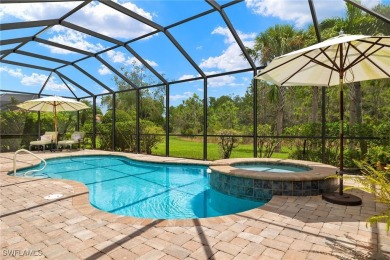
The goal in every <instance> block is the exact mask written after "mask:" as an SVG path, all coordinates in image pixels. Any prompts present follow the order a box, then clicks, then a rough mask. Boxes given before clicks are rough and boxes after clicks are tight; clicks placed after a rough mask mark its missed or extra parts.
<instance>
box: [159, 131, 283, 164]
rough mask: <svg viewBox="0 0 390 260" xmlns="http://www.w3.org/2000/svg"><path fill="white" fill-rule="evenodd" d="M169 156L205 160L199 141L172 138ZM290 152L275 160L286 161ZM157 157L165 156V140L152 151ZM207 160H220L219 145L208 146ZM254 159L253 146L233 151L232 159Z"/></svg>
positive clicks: (245, 146) (276, 155) (246, 145)
mask: <svg viewBox="0 0 390 260" xmlns="http://www.w3.org/2000/svg"><path fill="white" fill-rule="evenodd" d="M169 139H170V140H169V150H170V151H169V155H170V156H172V157H183V158H194V159H203V143H202V142H200V141H197V140H189V139H182V138H180V137H176V136H172V137H170V138H169ZM288 152H289V151H288V150H287V149H282V152H281V153H274V154H273V156H272V157H273V158H281V159H286V158H287V157H288ZM152 153H153V154H155V155H163V156H164V155H165V140H164V141H163V142H161V143H159V144H158V145H157V149H153V151H152ZM207 155H208V156H207V159H208V160H218V159H220V158H221V157H220V154H219V149H218V145H217V144H216V143H208V144H207ZM245 157H246V158H252V157H253V145H252V144H240V145H239V146H238V147H237V148H235V149H233V151H232V155H231V157H230V158H245Z"/></svg>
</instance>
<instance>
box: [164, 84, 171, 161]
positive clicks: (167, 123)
mask: <svg viewBox="0 0 390 260" xmlns="http://www.w3.org/2000/svg"><path fill="white" fill-rule="evenodd" d="M169 125H170V115H169V84H168V83H167V84H165V156H167V157H169Z"/></svg>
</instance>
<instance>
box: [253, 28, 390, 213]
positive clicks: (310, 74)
mask: <svg viewBox="0 0 390 260" xmlns="http://www.w3.org/2000/svg"><path fill="white" fill-rule="evenodd" d="M255 78H256V79H262V80H265V81H269V82H272V83H274V84H276V85H279V86H334V85H339V86H340V134H339V137H340V175H341V178H340V187H339V194H338V195H336V194H333V193H332V194H330V195H324V196H323V197H324V199H326V200H328V201H332V202H335V203H339V204H348V205H353V203H354V202H351V201H353V199H354V198H353V197H355V196H352V195H343V178H342V176H343V169H344V157H343V156H344V155H343V151H344V132H343V127H342V126H343V122H344V113H343V84H344V83H349V82H358V81H364V80H373V79H381V78H390V36H365V35H340V36H337V37H334V38H331V39H329V40H326V41H323V42H321V43H318V44H315V45H312V46H310V47H307V48H304V49H301V50H297V51H294V52H291V53H288V54H286V55H283V56H280V57H277V58H275V59H274V60H273V61H272V62H271V63H270V64H269V65H268V66H267V67H266V68H265V69H264V70H262V71H261V72H260V73H259V74H258V75H257V76H256V77H255ZM356 198H357V197H356ZM357 199H359V198H357ZM359 200H360V199H359ZM343 202H344V203H343ZM355 203H356V204H355V205H358V203H359V201H357V202H355ZM360 203H361V200H360Z"/></svg>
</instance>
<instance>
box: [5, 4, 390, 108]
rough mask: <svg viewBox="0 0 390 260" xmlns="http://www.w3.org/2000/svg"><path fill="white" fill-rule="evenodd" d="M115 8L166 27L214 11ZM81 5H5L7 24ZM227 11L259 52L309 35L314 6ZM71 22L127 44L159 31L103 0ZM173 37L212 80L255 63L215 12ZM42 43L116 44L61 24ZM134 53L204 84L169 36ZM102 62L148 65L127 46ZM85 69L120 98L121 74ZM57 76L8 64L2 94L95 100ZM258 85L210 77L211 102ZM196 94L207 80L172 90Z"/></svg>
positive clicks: (55, 54)
mask: <svg viewBox="0 0 390 260" xmlns="http://www.w3.org/2000/svg"><path fill="white" fill-rule="evenodd" d="M114 2H116V3H118V4H120V5H122V6H123V7H125V8H127V9H129V10H132V11H133V12H135V13H137V14H139V15H141V16H143V17H145V18H146V19H148V20H150V21H153V22H154V23H157V24H159V25H161V26H163V27H166V26H169V25H172V24H174V23H176V22H178V21H181V20H183V19H186V18H188V17H191V16H193V15H196V14H197V13H200V12H204V11H208V10H210V9H212V8H211V6H210V5H209V4H207V3H206V2H205V1H200V0H181V1H174V0H163V1H157V0H136V1H114ZM217 2H218V3H219V4H221V5H222V4H225V3H227V2H229V1H221V0H217ZM313 2H314V6H315V8H316V12H317V17H318V19H319V21H322V20H323V19H325V18H331V17H335V16H342V15H344V13H345V3H344V1H342V0H313ZM80 3H81V2H68V3H62V2H59V3H58V2H55V3H43V4H42V3H33V4H0V20H1V23H2V24H3V23H14V22H24V21H36V20H46V19H58V18H59V17H61V16H63V15H64V14H65V13H67V12H68V11H69V10H71V9H72V8H74V7H76V6H77V5H79V4H80ZM379 3H384V4H389V3H390V0H382V1H380V0H365V1H362V4H363V5H366V6H367V7H372V6H374V5H376V4H379ZM224 11H225V13H226V14H227V15H228V17H229V19H230V22H231V24H232V25H233V27H234V28H235V29H236V31H237V33H238V35H239V36H240V38H241V40H242V42H243V44H244V45H245V46H247V47H252V46H253V44H254V39H255V37H256V36H257V35H258V34H259V33H260V32H263V31H265V30H266V29H267V28H269V27H270V26H273V25H274V24H291V25H293V26H294V27H295V28H297V29H304V28H306V27H307V26H308V25H310V24H312V18H311V15H310V9H309V6H308V1H307V0H246V1H243V2H240V3H238V4H235V5H232V6H230V7H227V8H225V9H224ZM65 21H66V22H69V23H72V24H76V25H78V26H82V27H85V28H87V29H89V30H92V31H95V32H98V33H100V34H103V35H106V36H109V37H111V38H115V39H117V40H120V41H123V42H126V41H130V40H132V39H134V38H137V37H139V36H141V35H144V34H147V33H150V32H152V31H154V29H153V28H151V27H149V26H148V25H145V24H143V23H141V22H139V21H137V20H135V19H133V18H130V17H128V16H126V15H124V14H122V13H120V12H117V11H115V10H113V9H111V8H110V7H108V6H107V5H105V4H102V3H100V2H95V1H93V2H91V3H90V4H88V5H86V6H85V7H83V8H82V9H81V10H79V11H77V12H76V13H74V14H73V15H71V16H70V17H68V18H67V19H65ZM42 28H43V27H34V28H29V29H18V30H5V31H4V30H3V31H1V32H0V33H1V35H0V37H1V40H6V39H10V38H18V37H26V36H33V35H34V34H36V33H37V32H39V31H40V30H41V29H42ZM168 32H169V33H170V34H171V35H172V36H173V37H174V38H175V39H176V41H177V42H178V43H179V44H180V45H181V46H182V47H183V49H184V50H185V51H186V52H187V53H188V54H189V55H190V56H191V58H192V59H193V61H194V62H195V63H196V64H197V65H198V66H199V68H200V69H201V70H202V71H203V72H204V73H205V74H206V75H212V74H217V73H224V72H228V71H233V70H240V69H247V68H250V65H249V63H248V61H247V60H246V59H244V58H243V57H242V55H241V50H240V48H239V46H238V44H237V43H236V42H235V40H234V37H233V36H232V34H231V33H230V31H229V29H228V27H227V25H226V23H225V22H224V20H223V19H222V17H221V15H220V14H219V13H218V12H212V13H210V14H208V15H206V16H203V17H201V18H199V19H195V20H192V21H190V22H187V23H185V24H182V25H179V26H174V27H172V28H169V29H168ZM38 38H40V39H44V40H48V41H51V42H55V43H61V44H64V45H67V46H71V47H73V48H77V49H81V50H84V51H86V52H90V53H95V52H98V51H101V50H104V49H106V48H109V47H111V46H114V44H113V43H111V42H108V41H104V40H101V39H98V38H95V37H92V36H89V35H87V34H84V33H80V32H78V31H75V30H72V29H69V28H67V27H64V26H61V25H56V26H53V27H51V28H50V29H48V30H45V31H44V32H43V33H41V34H40V35H39V36H38ZM16 46H17V44H10V45H2V46H0V47H1V50H7V49H13V48H15V47H16ZM129 47H130V48H131V49H133V50H134V51H136V52H137V53H138V54H139V55H141V56H142V57H143V59H145V61H146V62H148V64H149V65H150V66H152V67H153V68H154V69H155V70H156V71H157V72H158V73H160V74H161V75H163V76H164V77H165V78H166V79H167V80H168V81H173V80H180V79H189V78H194V77H199V73H198V71H197V70H196V69H194V67H193V66H192V65H191V64H190V63H189V62H188V61H187V60H186V59H185V58H184V56H183V55H182V54H181V53H180V52H179V51H178V50H177V49H176V48H175V47H174V45H173V44H172V42H171V41H170V40H169V38H168V37H167V36H166V35H164V33H158V34H153V35H151V36H149V37H147V38H144V39H142V40H138V41H135V42H131V43H130V44H129ZM19 50H20V51H25V52H32V53H39V54H41V55H45V56H48V57H52V58H58V59H62V60H65V61H69V62H73V61H75V60H77V59H80V58H82V57H84V56H85V55H83V54H79V53H75V52H72V51H68V50H63V49H59V48H56V47H53V46H50V45H47V44H43V43H41V42H37V41H30V42H29V43H27V44H25V45H24V46H22V47H21V48H20V49H19ZM101 57H102V58H103V59H104V60H106V61H107V62H108V63H109V65H110V66H112V67H114V68H115V69H116V70H118V71H120V70H121V68H125V69H126V68H127V69H129V68H131V64H133V63H135V64H140V62H139V61H138V60H137V58H136V57H134V56H133V55H132V54H131V53H130V52H129V51H128V50H127V49H125V48H124V47H118V48H115V49H113V50H111V51H108V52H106V53H104V54H102V55H101ZM5 60H9V61H17V62H23V63H29V64H34V65H37V66H42V67H47V68H50V69H53V68H58V67H60V66H62V65H63V64H61V63H57V62H52V61H45V60H42V59H37V58H31V57H26V56H24V55H21V54H18V53H12V54H10V55H8V56H7V57H6V58H5ZM257 65H258V64H257ZM77 66H79V67H81V68H82V69H83V70H85V71H86V72H88V73H89V74H91V75H92V76H94V77H95V78H97V79H99V80H100V81H101V82H102V83H103V84H104V85H106V86H107V87H109V88H111V89H113V90H114V91H115V90H117V89H118V88H117V86H116V85H115V83H114V81H113V77H114V73H113V72H112V71H111V70H110V69H109V68H108V67H106V66H105V65H104V64H102V63H101V62H100V61H98V60H97V59H96V58H93V57H92V58H88V59H86V60H84V61H82V62H78V63H77ZM59 72H61V74H63V75H65V76H66V77H68V78H71V79H73V81H74V82H75V83H77V84H79V85H80V86H82V87H83V88H85V89H86V90H87V91H88V92H91V93H93V94H95V95H97V94H102V93H107V92H108V91H107V90H106V89H105V88H104V87H102V86H101V85H99V84H98V83H96V82H95V81H93V80H91V79H90V78H88V77H87V76H85V75H84V74H83V73H81V72H80V71H79V70H77V69H76V68H74V67H73V66H66V67H64V68H61V69H59ZM49 75H50V72H49V71H44V70H37V69H31V68H26V67H18V66H14V65H10V64H5V63H0V82H1V83H0V92H1V90H15V91H23V92H32V93H37V92H39V90H40V89H41V88H42V86H43V85H44V84H45V82H46V81H47V83H46V86H45V88H44V90H43V92H42V93H43V94H48V95H60V96H66V97H73V94H72V93H71V91H70V90H69V88H70V89H71V90H72V91H73V92H74V94H75V95H76V96H77V97H85V96H89V94H88V93H86V92H84V91H82V90H80V89H78V88H77V87H76V86H75V84H74V82H70V81H68V80H66V79H64V80H63V79H61V78H60V77H59V76H58V75H57V74H52V75H51V76H50V78H49V79H48V77H49ZM146 76H147V78H148V81H149V82H154V83H161V82H160V80H159V79H158V78H157V77H155V76H154V75H153V74H152V73H151V72H149V71H146ZM252 79H253V72H246V73H238V74H233V75H228V76H221V77H214V78H210V79H209V80H208V96H213V97H219V96H221V95H244V94H245V91H246V89H247V87H248V86H249V85H250V82H251V80H252ZM194 93H195V94H197V95H198V96H200V97H202V96H203V80H197V81H194V82H185V83H179V84H172V85H171V88H170V105H174V106H176V105H178V104H180V103H182V102H183V100H185V99H187V98H188V97H190V96H192V95H193V94H194Z"/></svg>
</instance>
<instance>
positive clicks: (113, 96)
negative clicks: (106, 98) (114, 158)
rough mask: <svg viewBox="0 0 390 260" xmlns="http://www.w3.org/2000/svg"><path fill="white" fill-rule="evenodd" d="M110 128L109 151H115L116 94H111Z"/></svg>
mask: <svg viewBox="0 0 390 260" xmlns="http://www.w3.org/2000/svg"><path fill="white" fill-rule="evenodd" d="M111 106H112V128H111V150H112V151H115V133H116V127H115V125H116V94H115V93H112V104H111Z"/></svg>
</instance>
